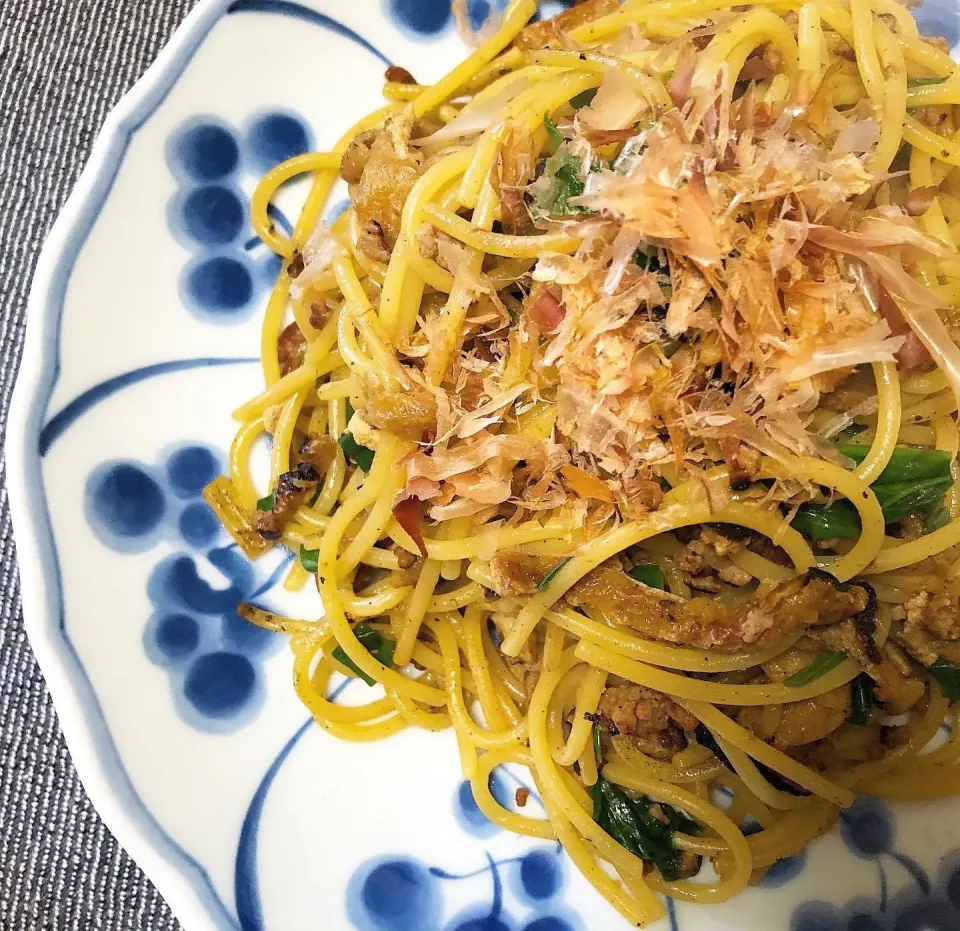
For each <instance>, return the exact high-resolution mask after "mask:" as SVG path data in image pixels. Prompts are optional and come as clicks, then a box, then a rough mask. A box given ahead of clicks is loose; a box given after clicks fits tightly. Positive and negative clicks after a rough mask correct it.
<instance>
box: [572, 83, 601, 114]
mask: <svg viewBox="0 0 960 931" xmlns="http://www.w3.org/2000/svg"><path fill="white" fill-rule="evenodd" d="M596 96H597V88H596V87H588V88H587V89H586V90H585V91H581V93H579V94H577V95H576V97H571V98H570V106H571V107H573V108H574V109H576V110H579V109H580V108H581V107H587V106H589V105H590V104H592V103H593V98H594V97H596Z"/></svg>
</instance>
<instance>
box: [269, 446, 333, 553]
mask: <svg viewBox="0 0 960 931" xmlns="http://www.w3.org/2000/svg"><path fill="white" fill-rule="evenodd" d="M336 450H337V444H336V442H335V441H334V440H333V438H332V437H329V436H319V437H311V438H310V439H308V440H307V441H306V442H305V443H304V444H303V446H301V447H300V458H301V461H300V463H299V464H298V465H297V467H296V468H295V469H291V470H290V471H289V472H284V473H283V474H282V475H281V476H280V478H279V479H278V480H277V487H276V488H275V489H274V492H273V510H272V511H257V514H256V527H257V532H258V533H259V534H260V536H261V537H263V538H264V539H265V540H276V539H278V538H279V537H280V535H281V534H282V533H283V528H284V526H285V525H286V523H287V521H288V520H290V518H291V517H293V515H294V513H295V512H296V510H297V508H298V507H300V505H301V504H302V503H303V501H304V499H305V498H306V497H307V495H308V494H312V493H313V492H314V491H316V488H317V485H318V484H319V483H320V481H321V480H322V479H323V475H324V473H325V472H326V471H327V469H328V468H329V467H330V464H331V463H332V462H333V459H334V457H335V456H336Z"/></svg>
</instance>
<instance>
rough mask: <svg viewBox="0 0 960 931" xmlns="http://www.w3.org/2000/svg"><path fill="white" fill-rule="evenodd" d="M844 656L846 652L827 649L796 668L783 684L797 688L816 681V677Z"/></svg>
mask: <svg viewBox="0 0 960 931" xmlns="http://www.w3.org/2000/svg"><path fill="white" fill-rule="evenodd" d="M846 658H847V654H846V653H844V652H843V651H842V650H829V651H827V652H826V653H821V654H820V655H819V656H818V657H817V658H816V659H815V660H812V661H811V662H810V663H808V664H807V665H806V666H804V667H803V669H799V670H797V671H796V672H795V673H794V674H793V675H792V676H789V677H788V678H786V679H784V685H789V686H790V687H791V688H799V687H800V686H801V685H809V684H810V683H811V682H816V681H817V679H819V678H821V677H822V676H825V675H826V674H827V673H828V672H831V671H832V670H834V669H836V668H837V666H839V665H840V664H841V663H842V662H843V661H844V660H845V659H846Z"/></svg>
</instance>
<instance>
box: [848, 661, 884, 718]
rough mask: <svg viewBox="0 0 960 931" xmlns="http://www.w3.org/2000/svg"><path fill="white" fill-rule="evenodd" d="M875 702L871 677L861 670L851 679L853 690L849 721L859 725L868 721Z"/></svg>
mask: <svg viewBox="0 0 960 931" xmlns="http://www.w3.org/2000/svg"><path fill="white" fill-rule="evenodd" d="M876 703H877V700H876V696H875V695H874V694H873V679H871V678H870V676H868V675H867V674H866V673H865V672H861V673H860V675H859V676H857V678H856V679H854V680H853V691H852V694H851V701H850V719H849V720H850V723H851V724H859V725H860V726H861V727H862V726H863V725H865V724H869V723H870V715H871V714H872V713H873V709H874V707H875V705H876Z"/></svg>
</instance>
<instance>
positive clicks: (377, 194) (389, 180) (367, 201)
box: [340, 130, 420, 249]
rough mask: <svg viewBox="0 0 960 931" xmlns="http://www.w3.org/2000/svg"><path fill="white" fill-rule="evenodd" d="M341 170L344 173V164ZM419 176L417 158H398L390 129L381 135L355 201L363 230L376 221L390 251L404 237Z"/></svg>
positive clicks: (365, 169) (368, 162)
mask: <svg viewBox="0 0 960 931" xmlns="http://www.w3.org/2000/svg"><path fill="white" fill-rule="evenodd" d="M340 170H341V172H342V171H343V165H342V163H341V169H340ZM419 176H420V165H419V162H418V161H417V160H416V159H415V158H413V157H409V158H402V157H401V156H400V155H398V154H397V152H396V150H395V149H394V147H393V142H392V140H391V138H390V133H389V132H388V131H387V130H384V131H383V132H381V133H380V135H379V136H377V138H376V140H375V141H374V143H373V145H372V146H371V148H370V155H369V157H368V158H367V161H366V163H365V165H364V168H363V173H362V174H361V176H360V183H359V184H358V186H357V191H356V194H355V195H354V198H353V207H354V210H355V211H356V213H357V219H358V220H359V221H360V226H361V228H362V227H365V226H366V225H367V224H368V223H369V222H370V221H371V220H372V221H374V222H376V223H377V224H378V225H379V226H380V229H381V230H383V235H384V238H385V239H386V242H387V245H388V246H389V247H390V249H393V247H394V246H395V245H396V242H397V237H398V236H399V235H400V218H401V216H402V214H403V205H404V204H405V203H406V202H407V196H408V195H409V194H410V192H411V191H412V190H413V186H414V184H416V183H417V178H418V177H419Z"/></svg>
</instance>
